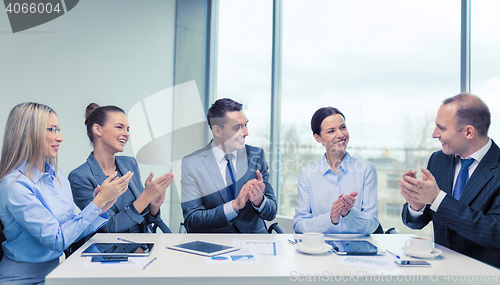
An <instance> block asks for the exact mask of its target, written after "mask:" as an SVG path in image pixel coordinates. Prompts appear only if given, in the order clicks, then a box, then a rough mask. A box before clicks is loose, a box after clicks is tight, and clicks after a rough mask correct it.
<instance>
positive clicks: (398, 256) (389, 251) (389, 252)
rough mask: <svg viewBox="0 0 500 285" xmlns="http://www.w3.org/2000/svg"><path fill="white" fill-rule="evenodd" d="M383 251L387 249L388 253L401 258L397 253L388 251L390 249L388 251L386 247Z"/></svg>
mask: <svg viewBox="0 0 500 285" xmlns="http://www.w3.org/2000/svg"><path fill="white" fill-rule="evenodd" d="M385 251H387V252H388V253H390V254H392V255H394V256H395V257H396V258H397V259H401V257H400V256H399V255H397V254H395V253H394V252H390V251H389V250H387V249H386V250H385Z"/></svg>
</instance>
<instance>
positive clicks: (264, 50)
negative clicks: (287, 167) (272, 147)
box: [216, 0, 273, 153]
mask: <svg viewBox="0 0 500 285" xmlns="http://www.w3.org/2000/svg"><path fill="white" fill-rule="evenodd" d="M272 4H273V3H272V2H271V1H266V0H258V1H241V0H240V1H234V0H222V1H220V6H219V7H220V8H219V42H218V63H217V64H218V69H217V94H216V96H217V99H219V98H231V99H234V100H236V101H238V102H240V103H243V108H244V109H243V112H244V113H245V115H246V117H247V118H248V120H249V122H248V132H249V136H248V138H247V140H246V142H247V144H250V145H253V146H258V147H261V148H264V149H265V150H266V153H269V152H268V149H269V130H270V124H269V121H270V117H271V115H270V110H271V107H270V103H271V97H270V94H269V92H270V90H271V57H272V52H271V51H272V37H273V34H272V19H273V5H272Z"/></svg>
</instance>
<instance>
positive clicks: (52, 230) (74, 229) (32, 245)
mask: <svg viewBox="0 0 500 285" xmlns="http://www.w3.org/2000/svg"><path fill="white" fill-rule="evenodd" d="M62 141H63V138H62V136H61V133H60V129H59V121H58V120H57V116H56V113H55V112H54V110H52V109H51V108H50V107H48V106H45V105H42V104H37V103H22V104H19V105H17V106H15V107H14V108H13V109H12V111H11V112H10V115H9V118H8V120H7V125H6V127H5V134H4V138H3V147H2V158H1V161H0V179H1V182H0V219H1V221H2V224H3V226H4V228H3V233H4V234H5V238H6V241H5V242H4V243H3V249H4V250H5V253H4V254H5V256H4V257H3V259H2V260H1V261H0V284H2V285H6V284H44V283H45V281H44V280H45V276H46V275H47V274H48V273H50V272H51V271H52V270H53V269H54V268H56V266H57V265H59V257H60V256H61V255H62V252H63V250H65V249H66V248H68V247H69V246H70V245H71V243H72V242H74V241H75V240H78V239H80V238H82V237H84V236H86V235H88V234H90V233H92V232H94V231H95V230H97V229H98V228H99V227H101V226H102V225H103V224H104V223H106V222H107V221H108V218H109V216H108V214H107V213H106V211H107V209H109V207H111V206H112V205H113V203H114V202H115V201H116V199H117V198H118V197H119V196H120V195H121V194H122V193H124V192H125V190H126V189H127V188H126V187H124V185H126V184H127V183H128V180H129V179H130V177H131V175H126V176H124V177H123V178H122V179H118V180H115V181H113V182H111V179H112V178H110V179H106V180H105V181H103V183H101V184H102V185H101V186H96V187H95V188H94V189H95V190H94V189H91V190H90V192H91V196H92V197H91V199H90V201H89V203H88V205H87V206H86V207H84V208H82V211H81V212H80V213H79V214H78V215H76V214H75V212H74V206H73V196H72V195H71V190H70V186H69V182H68V179H66V177H65V176H64V174H63V173H62V171H61V170H60V169H58V168H57V153H58V151H59V144H60V143H61V142H62Z"/></svg>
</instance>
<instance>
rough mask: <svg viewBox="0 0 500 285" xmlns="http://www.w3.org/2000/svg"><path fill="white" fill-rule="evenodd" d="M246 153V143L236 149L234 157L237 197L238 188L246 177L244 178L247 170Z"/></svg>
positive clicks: (239, 188)
mask: <svg viewBox="0 0 500 285" xmlns="http://www.w3.org/2000/svg"><path fill="white" fill-rule="evenodd" d="M248 158H249V157H248V154H247V148H246V145H245V147H244V148H242V149H240V150H239V151H238V157H237V158H236V193H235V196H236V197H238V194H240V190H241V188H242V187H243V185H245V183H246V182H247V180H248V179H246V174H247V171H248V165H249V162H248Z"/></svg>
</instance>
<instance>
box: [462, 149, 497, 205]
mask: <svg viewBox="0 0 500 285" xmlns="http://www.w3.org/2000/svg"><path fill="white" fill-rule="evenodd" d="M499 157H500V149H499V148H498V146H497V145H496V144H495V142H493V141H492V144H491V147H490V149H489V150H488V152H487V153H486V155H485V156H484V157H483V159H481V162H480V163H479V165H478V166H477V167H476V169H475V170H474V172H473V173H472V176H471V177H470V179H469V181H468V182H467V184H466V185H465V188H464V192H463V193H462V196H461V197H460V202H462V203H463V204H465V205H468V204H469V203H470V202H471V201H472V200H473V199H474V198H475V197H476V196H477V195H478V194H479V192H481V190H482V189H483V188H484V186H485V185H486V184H487V183H488V181H490V180H491V178H492V177H493V169H496V168H497V167H498V161H499Z"/></svg>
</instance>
